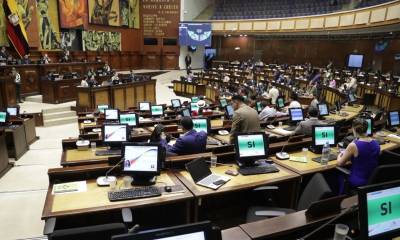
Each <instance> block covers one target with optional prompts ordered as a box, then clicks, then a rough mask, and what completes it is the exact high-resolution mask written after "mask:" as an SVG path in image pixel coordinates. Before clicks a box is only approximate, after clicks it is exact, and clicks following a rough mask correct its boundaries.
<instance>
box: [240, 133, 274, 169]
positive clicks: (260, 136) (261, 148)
mask: <svg viewBox="0 0 400 240" xmlns="http://www.w3.org/2000/svg"><path fill="white" fill-rule="evenodd" d="M234 141H235V147H236V151H235V152H236V153H235V155H236V160H237V161H238V162H239V163H243V164H252V163H254V161H256V160H259V159H264V158H266V156H267V155H268V137H267V135H266V134H265V133H238V134H236V135H235V138H234Z"/></svg>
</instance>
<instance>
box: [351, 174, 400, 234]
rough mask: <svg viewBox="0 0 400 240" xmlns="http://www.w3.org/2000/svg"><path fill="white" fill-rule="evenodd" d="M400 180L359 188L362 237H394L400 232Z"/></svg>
mask: <svg viewBox="0 0 400 240" xmlns="http://www.w3.org/2000/svg"><path fill="white" fill-rule="evenodd" d="M399 203H400V181H393V182H386V183H381V184H375V185H369V186H364V187H360V188H359V189H358V207H359V222H360V237H361V238H360V239H370V240H378V239H392V238H394V237H397V236H399V234H400V208H399Z"/></svg>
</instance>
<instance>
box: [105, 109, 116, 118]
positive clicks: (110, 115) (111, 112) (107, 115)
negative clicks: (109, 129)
mask: <svg viewBox="0 0 400 240" xmlns="http://www.w3.org/2000/svg"><path fill="white" fill-rule="evenodd" d="M104 115H105V119H106V120H107V121H118V120H119V110H118V109H104Z"/></svg>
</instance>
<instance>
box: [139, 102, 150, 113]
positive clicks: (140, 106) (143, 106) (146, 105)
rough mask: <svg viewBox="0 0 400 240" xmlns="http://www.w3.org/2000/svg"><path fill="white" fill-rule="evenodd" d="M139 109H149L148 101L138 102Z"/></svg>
mask: <svg viewBox="0 0 400 240" xmlns="http://www.w3.org/2000/svg"><path fill="white" fill-rule="evenodd" d="M139 110H140V111H150V103H148V102H141V103H139Z"/></svg>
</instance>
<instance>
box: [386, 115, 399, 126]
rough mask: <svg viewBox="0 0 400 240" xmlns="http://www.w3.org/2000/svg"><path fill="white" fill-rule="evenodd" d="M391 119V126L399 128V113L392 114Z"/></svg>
mask: <svg viewBox="0 0 400 240" xmlns="http://www.w3.org/2000/svg"><path fill="white" fill-rule="evenodd" d="M389 117H390V125H391V126H392V127H394V126H398V125H399V124H400V120H399V112H390V113H389Z"/></svg>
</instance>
